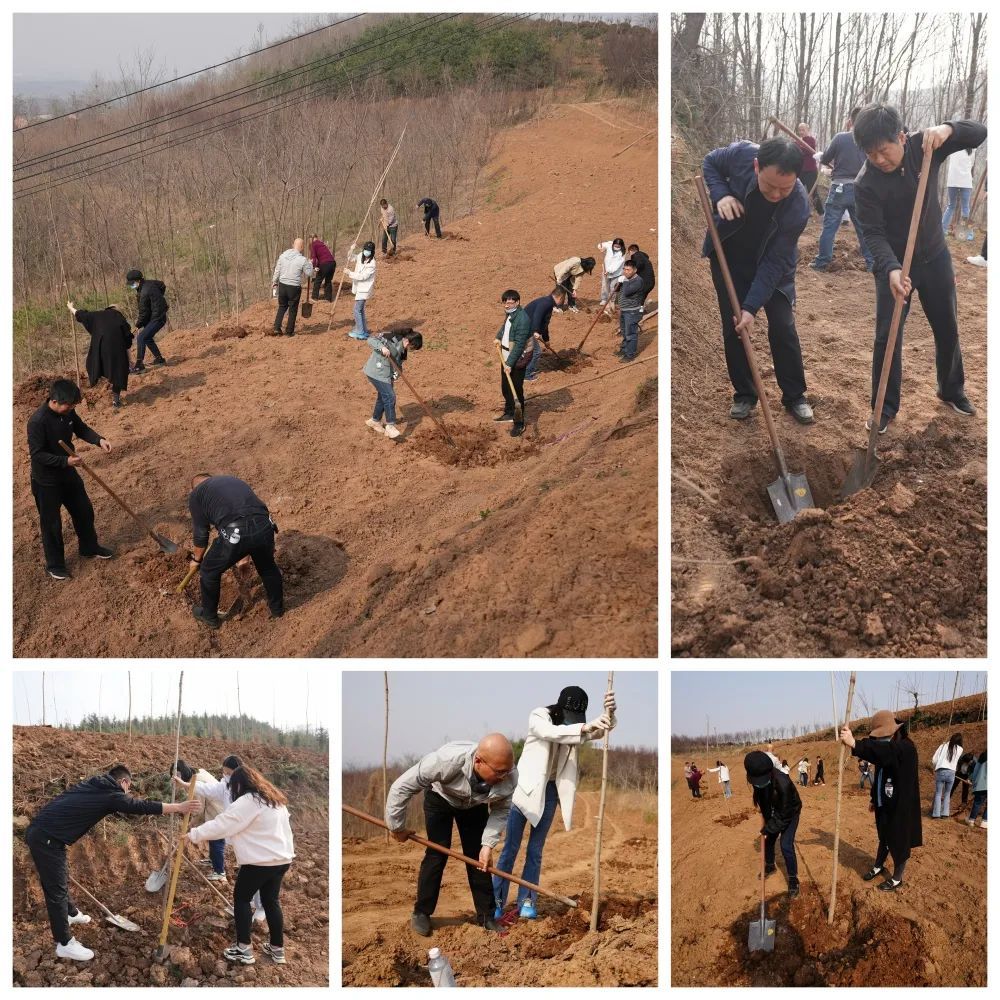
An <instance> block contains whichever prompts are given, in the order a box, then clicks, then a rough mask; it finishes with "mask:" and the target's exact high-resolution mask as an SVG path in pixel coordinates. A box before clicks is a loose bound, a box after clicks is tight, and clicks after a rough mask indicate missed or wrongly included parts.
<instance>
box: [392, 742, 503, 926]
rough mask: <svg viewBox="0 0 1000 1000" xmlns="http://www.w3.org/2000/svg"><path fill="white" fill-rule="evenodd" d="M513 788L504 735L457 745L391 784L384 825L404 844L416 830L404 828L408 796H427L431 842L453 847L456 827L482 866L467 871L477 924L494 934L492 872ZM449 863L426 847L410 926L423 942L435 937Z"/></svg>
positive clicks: (428, 758)
mask: <svg viewBox="0 0 1000 1000" xmlns="http://www.w3.org/2000/svg"><path fill="white" fill-rule="evenodd" d="M515 788H517V768H515V767H514V748H513V747H512V746H511V745H510V740H508V739H507V737H506V736H503V735H502V734H501V733H489V734H488V735H487V736H484V737H483V738H482V739H481V740H480V741H479V743H478V744H475V743H473V742H472V741H471V740H456V741H455V742H453V743H446V744H445V745H444V746H443V747H439V748H438V749H437V750H433V751H431V753H429V754H427V755H426V756H425V757H422V758H421V759H420V760H419V761H418V762H417V763H416V764H414V765H413V767H411V768H410V769H409V770H408V771H404V772H403V774H401V775H400V776H399V777H398V778H397V779H396V780H395V781H394V782H393V783H392V787H391V788H390V789H389V797H388V798H387V799H386V803H385V822H386V825H387V826H388V827H389V830H390V831H391V832H392V835H393V837H395V839H396V840H397V841H399V842H400V843H403V842H405V841H407V840H409V839H410V837H411V835H412V834H413V833H414V831H413V830H408V829H406V810H407V807H408V805H409V802H410V799H412V798H413V797H414V796H415V795H417V794H419V793H420V792H421V791H422V792H423V793H424V822H425V824H426V827H427V839H428V840H430V841H433V842H434V843H435V844H440V845H441V846H442V847H451V831H452V823H453V822H454V824H455V826H457V827H458V835H459V838H460V839H461V842H462V853H463V854H465V855H466V857H478V859H479V867H477V868H473V867H472V866H471V865H467V866H466V873H467V875H468V877H469V889H470V890H471V892H472V899H473V902H474V904H475V907H476V923H477V924H479V925H480V926H482V927H484V928H486V930H490V931H492V930H497V925H496V923H495V922H494V920H493V886H492V885H491V883H490V877H489V875H487V874H486V870H487V868H488V867H489V866H490V862H491V859H492V856H493V848H494V847H496V846H497V844H498V843H499V842H500V834H501V833H502V832H503V831H504V829H505V828H506V826H507V818H508V816H509V815H510V803H511V797H512V796H513V794H514V789H515ZM447 862H448V856H447V855H445V854H441V853H440V852H439V851H435V850H432V849H431V848H427V850H426V851H425V852H424V858H423V861H422V862H421V863H420V874H419V876H418V877H417V898H416V903H415V904H414V907H413V916H412V917H411V918H410V926H411V927H412V928H413V930H414V931H416V932H417V934H420V935H422V936H423V937H429V936H430V933H431V914H433V912H434V910H435V909H436V908H437V902H438V894H439V893H440V891H441V877H442V875H443V874H444V868H445V865H446V864H447Z"/></svg>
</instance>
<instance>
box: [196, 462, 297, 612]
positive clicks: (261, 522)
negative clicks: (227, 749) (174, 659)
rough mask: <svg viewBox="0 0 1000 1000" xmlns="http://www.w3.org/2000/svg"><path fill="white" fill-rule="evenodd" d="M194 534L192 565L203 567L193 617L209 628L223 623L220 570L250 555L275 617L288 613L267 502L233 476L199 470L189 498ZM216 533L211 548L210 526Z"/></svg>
mask: <svg viewBox="0 0 1000 1000" xmlns="http://www.w3.org/2000/svg"><path fill="white" fill-rule="evenodd" d="M188 508H189V510H190V511H191V520H192V522H193V532H194V550H193V552H192V553H191V565H192V566H197V567H198V568H199V569H200V570H201V606H200V607H195V608H194V609H193V614H194V616H195V618H197V619H198V621H200V622H204V623H205V624H206V625H208V626H209V627H210V628H218V627H219V626H220V625H221V624H222V619H221V618H219V586H220V583H221V580H222V574H223V573H225V572H226V570H227V569H229V568H230V567H232V566H235V565H236V564H237V563H238V562H240V561H241V560H242V559H245V558H247V557H248V556H249V557H250V558H251V559H252V560H253V564H254V566H256V567H257V572H258V573H259V574H260V579H261V582H262V583H263V584H264V592H265V593H266V594H267V606H268V607H269V608H270V610H271V617H272V618H280V617H281V616H282V615H283V614H284V613H285V604H284V596H283V591H282V582H281V570H280V569H278V565H277V563H276V562H275V561H274V535H275V533H276V532H277V530H278V526H277V525H276V524H275V523H274V521H273V520H272V519H271V515H270V514H269V513H268V510H267V507H266V506H265V505H264V501H263V500H261V499H260V498H259V497H258V496H257V494H256V493H254V491H253V490H252V489H250V487H249V486H248V485H247V484H246V483H245V482H243V480H242V479H237V478H236V477H235V476H213V475H211V474H210V473H208V472H199V473H198V474H197V475H196V476H195V477H194V478H193V479H192V480H191V493H190V495H189V496H188ZM213 526H214V527H215V529H216V531H217V532H218V534H217V535H216V536H215V541H214V542H213V543H212V547H211V548H210V549H208V551H207V552H206V551H205V549H206V548H207V547H208V533H209V529H210V528H212V527H213Z"/></svg>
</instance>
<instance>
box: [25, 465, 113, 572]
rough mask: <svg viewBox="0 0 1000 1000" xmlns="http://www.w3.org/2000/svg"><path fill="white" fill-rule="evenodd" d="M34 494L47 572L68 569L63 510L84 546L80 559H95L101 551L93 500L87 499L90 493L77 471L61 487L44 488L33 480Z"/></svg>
mask: <svg viewBox="0 0 1000 1000" xmlns="http://www.w3.org/2000/svg"><path fill="white" fill-rule="evenodd" d="M31 493H32V495H33V496H34V498H35V506H36V507H37V508H38V523H39V526H40V528H41V531H42V548H43V549H44V550H45V568H46V569H59V568H62V567H64V566H65V565H66V554H65V551H64V549H63V533H62V508H63V507H65V508H66V510H67V511H69V516H70V517H71V518H72V520H73V528H74V529H75V530H76V538H77V541H78V542H79V543H80V555H82V556H92V555H93V554H94V553H95V552H96V551H97V532H96V531H95V530H94V507H93V505H92V504H91V502H90V497H88V496H87V489H86V487H85V486H84V485H83V480H82V479H81V478H80V476H79V473H77V472H76V471H75V470H73V472H72V474H71V475H69V476H67V477H66V480H65V482H62V483H60V484H59V485H58V486H43V485H42V484H41V483H36V482H35V481H34V480H33V479H32V481H31Z"/></svg>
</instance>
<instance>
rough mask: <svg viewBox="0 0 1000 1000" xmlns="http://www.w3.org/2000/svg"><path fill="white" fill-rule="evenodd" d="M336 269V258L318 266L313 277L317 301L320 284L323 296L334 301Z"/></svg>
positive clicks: (296, 305) (314, 294)
mask: <svg viewBox="0 0 1000 1000" xmlns="http://www.w3.org/2000/svg"><path fill="white" fill-rule="evenodd" d="M336 270H337V262H336V261H335V260H328V261H327V262H326V263H325V264H320V265H319V267H318V268H316V274H315V276H314V277H313V298H314V299H316V301H317V302H318V301H319V290H320V286H322V287H323V297H324V298H325V299H326V301H327V302H332V301H333V275H334V272H335V271H336ZM279 291H280V289H279ZM295 307H296V309H297V308H298V302H296V303H295ZM293 326H294V321H293Z"/></svg>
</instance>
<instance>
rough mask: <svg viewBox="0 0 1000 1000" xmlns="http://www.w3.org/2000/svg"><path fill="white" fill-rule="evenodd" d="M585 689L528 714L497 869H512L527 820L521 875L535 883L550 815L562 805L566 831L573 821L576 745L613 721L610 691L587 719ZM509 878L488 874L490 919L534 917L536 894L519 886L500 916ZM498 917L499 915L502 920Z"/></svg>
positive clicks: (565, 691) (570, 689)
mask: <svg viewBox="0 0 1000 1000" xmlns="http://www.w3.org/2000/svg"><path fill="white" fill-rule="evenodd" d="M587 705H588V698H587V692H586V691H584V690H583V689H582V688H579V687H567V688H563V690H562V691H560V692H559V698H558V700H557V701H556V703H555V704H554V705H549V706H548V707H547V708H536V709H534V710H533V711H532V712H531V714H530V715H529V716H528V736H527V738H526V739H525V741H524V749H523V750H522V751H521V757H520V759H519V760H518V762H517V788H516V789H515V790H514V795H513V799H512V802H511V808H510V815H509V816H508V818H507V832H506V834H505V837H504V845H503V851H502V852H501V854H500V860H499V861H498V862H497V868H498V869H499V870H500V871H502V872H508V873H509V872H513V870H514V862H515V860H516V859H517V853H518V851H519V850H520V847H521V838H522V836H523V835H524V827H525V825H526V824H530V825H531V833H530V834H529V835H528V847H527V850H526V852H525V857H524V869H523V870H522V872H521V878H523V879H524V880H525V881H526V882H534V883H536V884H537V883H538V879H539V876H540V874H541V871H542V849H543V848H544V847H545V838H546V837H547V836H548V833H549V827H550V826H551V825H552V820H553V818H554V816H555V812H556V805H557V804H558V805H559V806H560V808H561V809H562V817H563V825H564V826H565V828H566V829H567V830H569V829H570V825H571V824H572V821H573V800H574V798H575V797H576V784H577V779H578V777H579V765H578V761H577V758H578V756H579V754H578V751H577V748H578V747H579V746H580V744H581V743H585V742H587V741H588V740H596V739H599V738H600V737H602V736H603V735H604V734H605V733H606V732H608V731H609V730H611V729H614V727H615V726H616V725H617V721H616V719H615V696H614V692H612V691H609V692H607V694H605V696H604V714H603V715H601V716H600V718H598V719H596V720H594V721H593V722H587V716H586V712H587ZM509 889H510V882H508V881H507V879H505V878H500V877H499V876H498V875H494V876H493V895H494V898H495V901H496V910H495V912H494V915H493V919H494V920H499V921H501V923H503V922H504V919H505V920H506V922H510V920H512V919H515V918H516V917H517V916H521V917H525V918H527V919H529V920H533V919H534V918H535V917H536V916H537V909H536V900H537V897H538V894H537V893H536V892H534V891H533V890H530V889H526V888H525V887H524V886H518V890H517V904H516V906H515V908H514V909H513V910H512V911H511V915H509V916H508V917H507V918H504V913H503V910H504V907H505V906H506V903H507V894H508V891H509ZM502 918H503V919H502Z"/></svg>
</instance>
